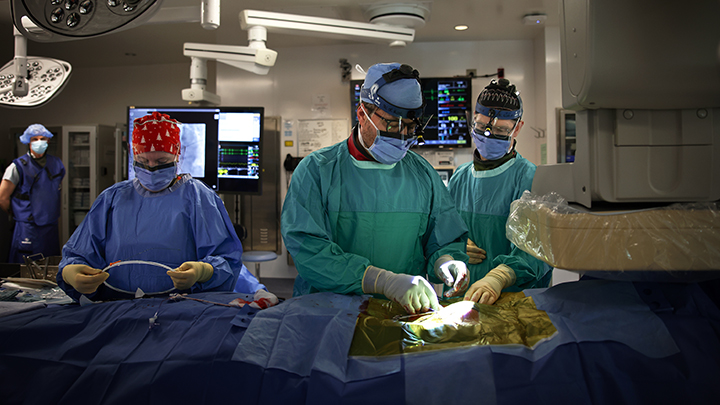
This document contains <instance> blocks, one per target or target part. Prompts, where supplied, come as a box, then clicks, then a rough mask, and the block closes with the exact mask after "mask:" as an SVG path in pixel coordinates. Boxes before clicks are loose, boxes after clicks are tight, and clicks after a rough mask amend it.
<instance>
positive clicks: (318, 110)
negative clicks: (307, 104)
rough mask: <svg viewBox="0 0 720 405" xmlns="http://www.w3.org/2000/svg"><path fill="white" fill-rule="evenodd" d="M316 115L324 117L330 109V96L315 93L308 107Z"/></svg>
mask: <svg viewBox="0 0 720 405" xmlns="http://www.w3.org/2000/svg"><path fill="white" fill-rule="evenodd" d="M310 110H311V111H312V112H314V113H315V115H316V116H318V117H325V116H326V115H328V113H329V110H330V96H329V95H327V94H315V95H314V96H313V99H312V108H311V109H310Z"/></svg>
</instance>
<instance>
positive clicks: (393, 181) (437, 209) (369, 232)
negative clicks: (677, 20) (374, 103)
mask: <svg viewBox="0 0 720 405" xmlns="http://www.w3.org/2000/svg"><path fill="white" fill-rule="evenodd" d="M353 137H357V128H355V130H354V133H353V135H352V136H351V137H350V138H349V139H348V140H345V141H342V142H340V143H337V144H335V145H333V146H330V147H327V148H324V149H320V150H318V151H316V152H313V153H311V154H310V155H309V156H307V157H305V158H304V159H303V160H302V161H301V162H300V165H299V166H298V167H297V169H296V170H295V172H294V174H293V177H292V181H291V182H290V187H289V189H288V193H287V196H286V198H285V203H284V205H283V211H282V217H281V224H282V235H283V238H284V241H285V245H286V247H287V249H288V251H289V252H290V255H291V256H292V257H293V259H294V260H295V264H296V266H297V270H298V273H299V276H298V277H297V278H296V280H295V289H294V292H293V295H302V294H308V293H311V292H317V291H332V292H337V293H342V294H349V293H356V294H362V293H363V291H362V286H361V282H362V278H363V274H364V272H365V270H366V268H367V267H368V266H369V265H373V266H377V267H379V268H382V269H387V270H389V271H392V272H395V273H403V274H410V275H421V276H424V275H427V274H429V275H430V278H429V280H430V281H431V282H434V283H440V282H441V281H440V280H439V279H437V277H435V275H434V271H433V264H434V263H435V260H437V259H438V257H440V256H441V255H450V256H452V257H453V258H454V259H455V260H460V261H463V262H467V259H468V256H467V254H466V253H465V244H466V240H467V228H466V227H465V224H464V223H463V220H462V218H461V217H460V215H459V214H458V212H457V210H456V209H455V204H454V203H453V200H452V198H451V197H450V194H449V193H448V190H447V188H446V187H445V185H444V184H443V182H442V180H441V179H440V177H439V176H438V174H437V172H436V171H435V170H434V169H433V167H432V166H431V165H430V164H429V163H428V162H427V161H426V160H425V159H423V158H422V157H421V156H419V155H418V154H416V153H414V152H412V151H410V152H408V153H407V154H406V155H405V157H404V158H402V160H400V161H399V162H397V163H394V164H390V165H387V164H381V163H378V162H374V161H360V160H358V159H356V158H354V157H353V156H352V155H351V154H350V151H349V147H351V145H352V143H351V142H353Z"/></svg>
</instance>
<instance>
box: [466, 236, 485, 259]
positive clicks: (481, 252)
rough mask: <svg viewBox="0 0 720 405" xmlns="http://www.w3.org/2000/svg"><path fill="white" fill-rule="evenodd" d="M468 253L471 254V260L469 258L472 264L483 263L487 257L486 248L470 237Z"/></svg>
mask: <svg viewBox="0 0 720 405" xmlns="http://www.w3.org/2000/svg"><path fill="white" fill-rule="evenodd" d="M467 255H468V256H470V260H468V263H470V264H478V263H482V261H483V260H485V259H486V258H487V252H485V249H483V248H481V247H479V246H478V245H476V244H475V242H473V241H471V240H470V239H468V241H467Z"/></svg>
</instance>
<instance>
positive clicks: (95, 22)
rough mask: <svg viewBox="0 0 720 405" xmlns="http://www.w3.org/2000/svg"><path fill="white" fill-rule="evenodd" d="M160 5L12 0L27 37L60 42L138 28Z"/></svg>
mask: <svg viewBox="0 0 720 405" xmlns="http://www.w3.org/2000/svg"><path fill="white" fill-rule="evenodd" d="M218 1H219V0H218ZM161 4H162V0H64V1H60V0H11V2H10V8H11V10H12V16H13V22H14V24H15V26H16V27H17V29H18V30H20V32H21V33H22V34H23V35H24V36H25V37H27V38H29V39H31V40H33V41H38V42H59V41H69V40H74V39H84V38H92V37H97V36H100V35H105V34H109V33H112V32H117V31H123V30H126V29H129V28H133V27H136V26H138V25H141V24H143V23H145V22H146V21H148V20H149V19H150V18H152V16H153V15H154V14H155V13H156V12H157V11H158V10H159V9H160V5H161Z"/></svg>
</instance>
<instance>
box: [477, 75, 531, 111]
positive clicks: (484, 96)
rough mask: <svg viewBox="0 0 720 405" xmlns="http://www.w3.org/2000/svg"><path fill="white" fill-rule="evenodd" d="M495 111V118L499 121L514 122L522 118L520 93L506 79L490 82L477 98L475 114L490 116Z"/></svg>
mask: <svg viewBox="0 0 720 405" xmlns="http://www.w3.org/2000/svg"><path fill="white" fill-rule="evenodd" d="M491 110H495V115H494V116H495V117H497V118H499V119H501V120H514V119H519V118H520V117H522V114H523V105H522V99H521V98H520V92H518V91H517V90H516V89H515V85H514V84H510V81H509V80H507V79H500V80H492V81H491V82H490V84H488V85H487V86H486V87H485V88H484V89H483V91H481V92H480V95H479V96H478V98H477V103H476V104H475V112H476V113H478V114H482V115H487V116H489V115H490V111H491Z"/></svg>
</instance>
